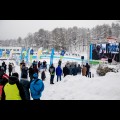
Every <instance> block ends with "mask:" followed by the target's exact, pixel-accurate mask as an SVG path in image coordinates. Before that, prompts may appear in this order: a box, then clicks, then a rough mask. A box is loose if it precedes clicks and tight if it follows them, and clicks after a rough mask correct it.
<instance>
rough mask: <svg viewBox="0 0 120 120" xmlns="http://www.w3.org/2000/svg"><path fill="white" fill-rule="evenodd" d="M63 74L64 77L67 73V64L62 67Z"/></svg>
mask: <svg viewBox="0 0 120 120" xmlns="http://www.w3.org/2000/svg"><path fill="white" fill-rule="evenodd" d="M63 74H64V77H65V76H66V75H69V69H68V68H67V65H65V67H64V68H63Z"/></svg>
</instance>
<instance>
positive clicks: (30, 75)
mask: <svg viewBox="0 0 120 120" xmlns="http://www.w3.org/2000/svg"><path fill="white" fill-rule="evenodd" d="M33 74H34V69H33V67H32V65H31V66H30V67H29V77H30V82H31V81H32V79H33Z"/></svg>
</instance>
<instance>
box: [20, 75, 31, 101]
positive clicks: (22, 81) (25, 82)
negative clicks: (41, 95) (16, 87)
mask: <svg viewBox="0 0 120 120" xmlns="http://www.w3.org/2000/svg"><path fill="white" fill-rule="evenodd" d="M20 84H21V85H22V86H23V89H24V93H25V100H30V91H29V89H30V82H29V81H28V79H27V75H25V74H23V76H22V78H21V79H20Z"/></svg>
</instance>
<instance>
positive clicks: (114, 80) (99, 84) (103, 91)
mask: <svg viewBox="0 0 120 120" xmlns="http://www.w3.org/2000/svg"><path fill="white" fill-rule="evenodd" d="M44 60H46V61H47V63H49V59H44ZM58 60H59V59H54V65H55V67H57V63H58ZM40 61H43V60H40ZM67 61H68V60H64V59H63V63H62V67H63V66H64V65H65V63H66V62H67ZM69 61H73V60H69ZM5 62H6V64H7V65H8V64H9V62H13V63H14V64H15V66H16V67H15V71H16V72H18V73H19V75H20V74H21V73H20V67H19V66H18V65H16V63H15V61H13V60H12V61H11V60H7V61H5ZM77 62H78V61H77ZM1 63H2V61H1V60H0V65H1ZM78 63H80V64H81V62H78ZM109 66H110V67H119V65H117V66H116V65H109ZM96 68H97V65H96V66H92V68H91V72H92V73H93V74H94V78H87V77H85V76H82V75H77V76H70V75H68V76H66V77H65V78H64V77H63V76H62V81H58V82H57V77H56V76H55V78H54V83H55V84H50V74H49V72H48V70H47V71H46V80H45V81H44V84H45V89H44V91H43V93H42V97H41V100H120V78H119V77H120V71H119V72H118V73H113V72H109V73H107V74H106V76H103V77H99V76H98V75H97V74H96ZM7 74H8V70H7ZM40 76H41V75H40V74H39V78H40ZM31 100H32V98H31Z"/></svg>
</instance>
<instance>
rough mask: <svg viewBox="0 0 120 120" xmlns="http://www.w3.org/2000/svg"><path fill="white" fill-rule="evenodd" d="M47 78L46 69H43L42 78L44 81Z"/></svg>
mask: <svg viewBox="0 0 120 120" xmlns="http://www.w3.org/2000/svg"><path fill="white" fill-rule="evenodd" d="M45 78H46V75H45V70H44V69H43V71H42V73H41V79H42V81H44V80H45Z"/></svg>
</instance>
